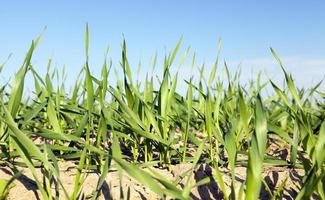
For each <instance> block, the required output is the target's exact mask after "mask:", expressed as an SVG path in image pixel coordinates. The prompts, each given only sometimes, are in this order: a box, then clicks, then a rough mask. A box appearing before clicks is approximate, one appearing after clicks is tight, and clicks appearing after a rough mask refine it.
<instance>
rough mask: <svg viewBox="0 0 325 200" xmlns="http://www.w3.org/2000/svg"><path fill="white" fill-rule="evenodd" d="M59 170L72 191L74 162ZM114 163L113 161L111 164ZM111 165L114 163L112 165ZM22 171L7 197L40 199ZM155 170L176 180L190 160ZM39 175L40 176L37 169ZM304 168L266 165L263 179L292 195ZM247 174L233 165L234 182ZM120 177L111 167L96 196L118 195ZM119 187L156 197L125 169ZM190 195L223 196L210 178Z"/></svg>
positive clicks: (200, 170) (90, 182)
mask: <svg viewBox="0 0 325 200" xmlns="http://www.w3.org/2000/svg"><path fill="white" fill-rule="evenodd" d="M59 166H60V169H61V170H60V174H61V179H62V182H63V184H64V186H65V188H66V190H67V191H68V193H71V192H72V190H73V185H74V177H75V173H76V168H75V164H74V163H72V162H60V163H59ZM113 166H114V165H113ZM113 168H114V167H113ZM19 170H21V171H22V172H23V174H24V175H23V176H21V177H19V178H18V179H17V180H15V182H14V184H15V186H14V187H13V188H12V189H11V190H10V193H9V198H8V199H17V200H18V199H28V200H32V199H41V196H40V193H39V191H38V189H37V187H36V184H35V182H34V181H33V178H32V176H31V173H30V172H29V170H28V169H19ZM154 170H155V171H156V172H158V173H160V174H161V175H163V176H164V177H166V178H167V179H169V180H173V181H174V180H175V181H177V179H178V178H179V175H181V174H183V173H184V172H186V171H188V170H191V165H190V164H178V165H175V166H173V167H172V169H171V170H170V171H168V170H166V169H157V168H154ZM222 171H223V174H224V175H223V178H224V181H225V183H226V184H227V185H228V186H229V183H230V174H229V171H228V170H227V169H223V168H222ZM38 173H39V176H40V179H41V177H42V175H41V172H40V170H39V171H38ZM213 174H214V170H213V169H212V168H211V167H210V166H209V165H206V164H202V165H199V166H198V167H197V168H196V169H195V170H194V172H192V173H190V176H191V177H192V181H191V182H192V184H195V183H196V182H198V181H199V180H202V179H203V178H205V177H208V176H211V175H213ZM303 175H304V174H303V170H292V169H289V168H286V167H268V168H264V172H263V176H264V180H265V181H266V182H267V183H268V185H269V187H270V189H271V190H276V188H277V187H278V186H279V185H280V184H282V183H283V181H285V180H286V182H285V187H284V188H285V192H284V196H283V197H284V198H285V199H293V198H294V197H295V196H296V195H297V192H298V191H299V187H300V185H299V184H300V183H301V179H302V176H303ZM11 176H12V171H11V170H10V169H8V168H0V177H1V179H9V178H10V177H11ZM245 176H246V168H245V167H240V166H238V167H237V168H236V181H237V186H238V188H239V186H240V185H241V184H243V182H244V180H245ZM98 177H99V176H98V174H96V173H88V176H87V179H86V181H85V183H84V185H83V189H82V191H83V192H84V194H85V196H90V194H91V193H92V191H93V190H94V188H95V187H96V184H97V180H98ZM186 180H187V179H186V178H185V179H184V180H182V181H180V182H179V184H178V187H179V188H180V189H181V188H182V187H183V186H184V183H185V182H186ZM120 189H121V188H120V181H119V174H118V171H117V170H110V171H109V173H108V176H107V178H106V181H105V183H104V187H103V189H102V191H101V195H100V198H99V199H120ZM122 189H123V191H124V193H125V196H126V193H127V191H128V189H129V192H130V199H159V197H158V196H157V195H155V194H154V193H153V192H152V191H150V190H149V189H147V188H145V187H144V186H142V185H141V184H139V183H137V182H136V181H134V180H133V179H132V178H130V177H129V176H128V175H127V174H126V173H125V174H123V178H122ZM191 197H192V198H193V199H222V192H221V190H220V189H219V188H218V183H217V182H216V181H214V180H213V179H212V181H211V182H210V183H209V184H205V185H202V186H199V187H197V188H193V189H192V190H191ZM261 197H262V199H269V198H270V196H269V195H268V192H267V191H266V189H265V188H264V187H263V188H262V191H261ZM61 199H64V196H61Z"/></svg>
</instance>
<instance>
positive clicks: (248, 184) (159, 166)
mask: <svg viewBox="0 0 325 200" xmlns="http://www.w3.org/2000/svg"><path fill="white" fill-rule="evenodd" d="M88 37H89V36H88V27H87V28H86V34H85V51H86V62H85V65H84V67H83V68H82V70H81V71H80V73H79V75H78V79H77V81H76V83H75V85H74V87H73V91H72V93H71V94H67V93H66V88H65V85H64V77H65V72H64V71H63V72H62V73H61V72H59V71H58V70H57V69H51V61H49V64H48V68H47V69H48V70H47V73H46V74H45V76H42V75H40V74H38V72H37V71H36V70H35V69H34V67H33V65H32V64H31V59H32V55H33V51H34V49H35V48H36V46H37V44H38V43H39V40H40V37H38V38H37V39H36V40H34V41H33V42H32V45H31V47H30V49H29V51H28V53H27V55H26V58H25V61H24V64H23V65H22V67H21V68H20V70H19V71H18V72H17V73H16V75H15V77H14V80H13V82H11V83H7V84H4V85H1V86H0V158H1V159H0V171H1V173H0V175H1V176H0V177H1V178H0V199H5V198H6V197H7V196H8V195H9V196H8V197H9V198H17V196H15V195H17V193H18V194H20V195H21V194H23V193H24V191H25V192H26V191H27V192H28V190H30V191H33V193H32V194H31V196H30V197H28V198H35V199H36V196H39V198H41V199H72V200H73V199H98V198H101V199H103V198H106V199H110V198H113V199H119V198H121V199H135V198H139V199H140V198H148V199H152V198H158V199H159V198H162V199H170V198H172V199H203V198H214V199H220V198H223V199H258V198H261V199H282V198H286V199H290V198H295V199H309V198H314V199H320V198H322V199H325V170H324V169H325V168H324V162H325V153H324V149H325V121H324V120H325V103H324V99H325V93H324V91H321V90H320V89H319V87H320V86H321V84H322V82H320V83H319V84H317V85H315V86H314V87H310V88H297V87H296V86H295V84H294V80H293V78H292V77H291V75H290V74H288V73H287V72H286V70H285V68H284V66H283V65H282V63H281V60H280V59H279V58H278V56H277V55H276V53H275V52H274V51H273V50H272V49H271V52H272V54H273V56H274V58H275V59H276V60H277V61H278V63H279V68H280V69H282V71H283V76H284V79H285V83H286V85H285V88H280V87H279V86H278V85H276V84H275V83H273V82H272V80H267V81H265V82H262V79H261V74H260V75H259V76H258V77H256V80H252V81H251V82H250V83H249V84H248V85H245V86H242V85H241V84H240V83H239V77H240V71H237V72H236V73H235V74H230V72H229V70H228V67H227V64H226V63H224V64H222V65H221V64H220V63H219V61H218V58H216V62H215V64H214V66H213V67H212V70H211V72H210V73H209V74H208V76H206V75H205V74H204V65H203V66H202V68H200V69H199V77H200V79H199V80H196V79H193V76H192V75H190V76H189V77H188V78H187V79H186V80H178V74H177V73H175V74H172V73H170V72H171V71H170V68H171V66H172V65H175V62H176V61H175V58H176V55H177V54H178V51H179V48H180V45H181V40H180V41H179V42H178V43H177V45H176V47H175V49H174V50H173V51H171V52H170V53H169V54H168V55H166V56H165V59H164V64H163V66H159V67H162V68H163V74H162V75H161V76H160V77H161V78H158V76H156V75H155V74H151V75H147V76H146V77H145V78H144V81H140V80H135V79H134V77H133V76H132V73H131V67H130V65H129V63H128V59H127V47H126V43H125V41H123V43H122V58H121V62H120V66H121V69H122V70H123V78H122V79H121V80H118V81H117V83H110V80H109V79H108V76H109V73H110V70H111V67H112V65H111V62H109V61H107V60H106V59H105V60H104V62H103V66H102V69H101V76H100V77H94V76H93V75H92V74H91V72H90V66H89V65H88V45H89V44H88V43H89V42H88ZM107 53H108V52H107ZM188 54H189V50H188V49H187V50H186V51H185V52H184V54H183V55H182V56H181V58H180V61H179V63H176V65H179V66H182V65H183V64H184V62H185V60H186V59H187V58H188V57H189V56H188ZM189 59H190V60H191V65H190V66H188V68H189V70H190V71H191V73H192V71H193V74H194V73H196V72H194V69H193V68H194V66H195V65H196V61H195V56H193V57H191V58H189ZM173 63H174V64H173ZM3 67H4V66H3V65H0V71H1V69H2V68H3ZM151 67H152V68H153V69H154V68H156V67H158V66H156V60H155V59H153V62H152V66H151ZM218 68H223V71H224V74H223V75H224V76H223V75H219V74H218V73H217V70H218ZM26 74H31V75H32V77H33V78H34V90H33V94H30V95H27V96H28V97H30V98H28V99H24V98H22V97H23V95H26V94H24V81H25V77H26ZM183 81H185V83H186V85H187V92H186V94H185V95H182V94H180V93H179V92H178V91H177V90H176V86H177V84H179V82H183ZM111 85H116V86H114V87H112V86H111ZM154 85H158V89H155V87H154ZM266 87H271V88H272V89H273V91H274V92H273V93H272V94H266V93H264V90H265V88H266ZM261 94H263V95H261ZM18 186H19V187H20V189H17V188H18ZM24 188H25V189H24ZM26 195H27V193H26ZM23 197H26V196H23Z"/></svg>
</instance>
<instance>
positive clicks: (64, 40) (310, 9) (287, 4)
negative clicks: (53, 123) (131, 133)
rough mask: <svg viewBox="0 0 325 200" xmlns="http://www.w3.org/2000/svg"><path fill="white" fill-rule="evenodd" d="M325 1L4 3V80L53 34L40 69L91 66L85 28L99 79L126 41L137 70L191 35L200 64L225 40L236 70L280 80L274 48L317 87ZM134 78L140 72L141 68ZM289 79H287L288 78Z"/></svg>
mask: <svg viewBox="0 0 325 200" xmlns="http://www.w3.org/2000/svg"><path fill="white" fill-rule="evenodd" d="M324 10H325V2H324V1H312V2H311V1H280V0H275V1H236V2H235V1H233V2H232V3H230V1H194V0H188V1H185V0H179V1H175V0H174V1H159V2H158V1H149V0H146V1H144V0H139V1H75V0H71V1H62V0H57V1H46V0H44V1H33V0H30V1H18V0H12V1H2V2H1V6H0V24H1V37H0V62H3V61H5V60H6V58H7V56H8V55H9V54H10V53H13V55H12V57H11V58H10V60H9V61H8V63H7V65H6V66H5V70H4V71H3V72H2V74H1V76H0V79H6V80H7V79H8V77H10V76H11V74H13V72H14V71H17V70H18V68H19V67H20V64H21V63H22V61H23V57H24V55H25V52H26V51H27V49H28V47H29V45H30V43H31V40H32V39H34V38H35V37H36V36H37V35H38V34H40V33H41V32H42V30H43V28H44V27H45V26H47V29H46V31H45V34H44V36H43V38H42V41H41V43H40V45H39V46H38V48H37V50H36V52H35V56H34V58H33V64H34V65H35V67H36V68H37V69H38V70H39V71H41V72H45V70H46V64H47V59H48V58H49V57H52V58H53V63H54V66H55V67H62V66H63V65H65V66H66V68H67V72H68V74H69V76H71V78H74V77H75V76H76V69H78V70H79V69H80V68H81V66H82V64H83V63H84V60H85V59H84V42H83V39H84V29H85V24H86V22H88V23H89V28H90V61H91V68H92V71H93V72H94V73H95V74H96V73H97V74H98V73H99V71H100V67H101V64H102V61H103V57H104V52H105V49H106V47H107V46H110V49H111V53H110V56H111V57H112V59H113V61H114V63H115V64H116V66H115V67H118V65H117V64H118V61H119V59H120V44H121V42H122V39H123V35H124V36H125V38H126V41H127V44H128V50H129V58H130V61H131V63H133V64H136V63H138V61H139V60H140V59H141V61H142V65H143V70H145V68H146V67H147V64H148V63H149V58H150V57H151V56H152V55H153V54H154V53H155V52H158V54H159V55H160V58H162V57H163V55H164V52H165V51H164V49H165V48H166V49H167V50H171V49H172V48H173V46H174V45H175V43H176V42H177V40H178V39H179V38H180V37H181V36H183V37H184V43H183V44H184V45H183V47H184V48H185V47H187V46H191V49H192V51H191V52H193V51H194V50H195V51H196V52H197V58H198V64H199V63H200V62H203V61H205V62H206V63H207V64H208V66H209V64H211V63H212V62H213V61H214V59H215V56H216V47H217V41H218V38H220V37H221V38H222V46H223V48H222V54H221V56H222V59H225V60H227V61H228V62H229V64H230V67H231V68H235V67H236V66H237V65H238V64H239V63H242V68H243V69H244V70H243V71H244V73H243V75H244V76H247V77H248V76H252V75H251V74H250V72H251V71H252V70H253V71H258V70H266V71H268V72H269V73H270V74H271V77H277V78H279V76H281V75H278V73H280V70H279V67H278V66H277V65H276V63H275V62H274V60H273V58H272V56H271V53H270V51H269V47H273V48H274V49H275V50H276V51H277V53H278V54H279V56H280V57H281V58H282V59H283V61H284V63H285V65H286V67H287V68H288V70H289V71H290V72H291V73H293V75H294V76H295V78H296V81H297V83H298V84H299V85H300V86H305V85H306V86H307V85H309V84H314V83H316V82H317V80H318V81H319V80H321V79H322V78H323V77H324V75H325V12H324ZM133 66H134V71H136V69H135V68H136V66H135V65H133ZM281 77H282V76H281Z"/></svg>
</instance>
